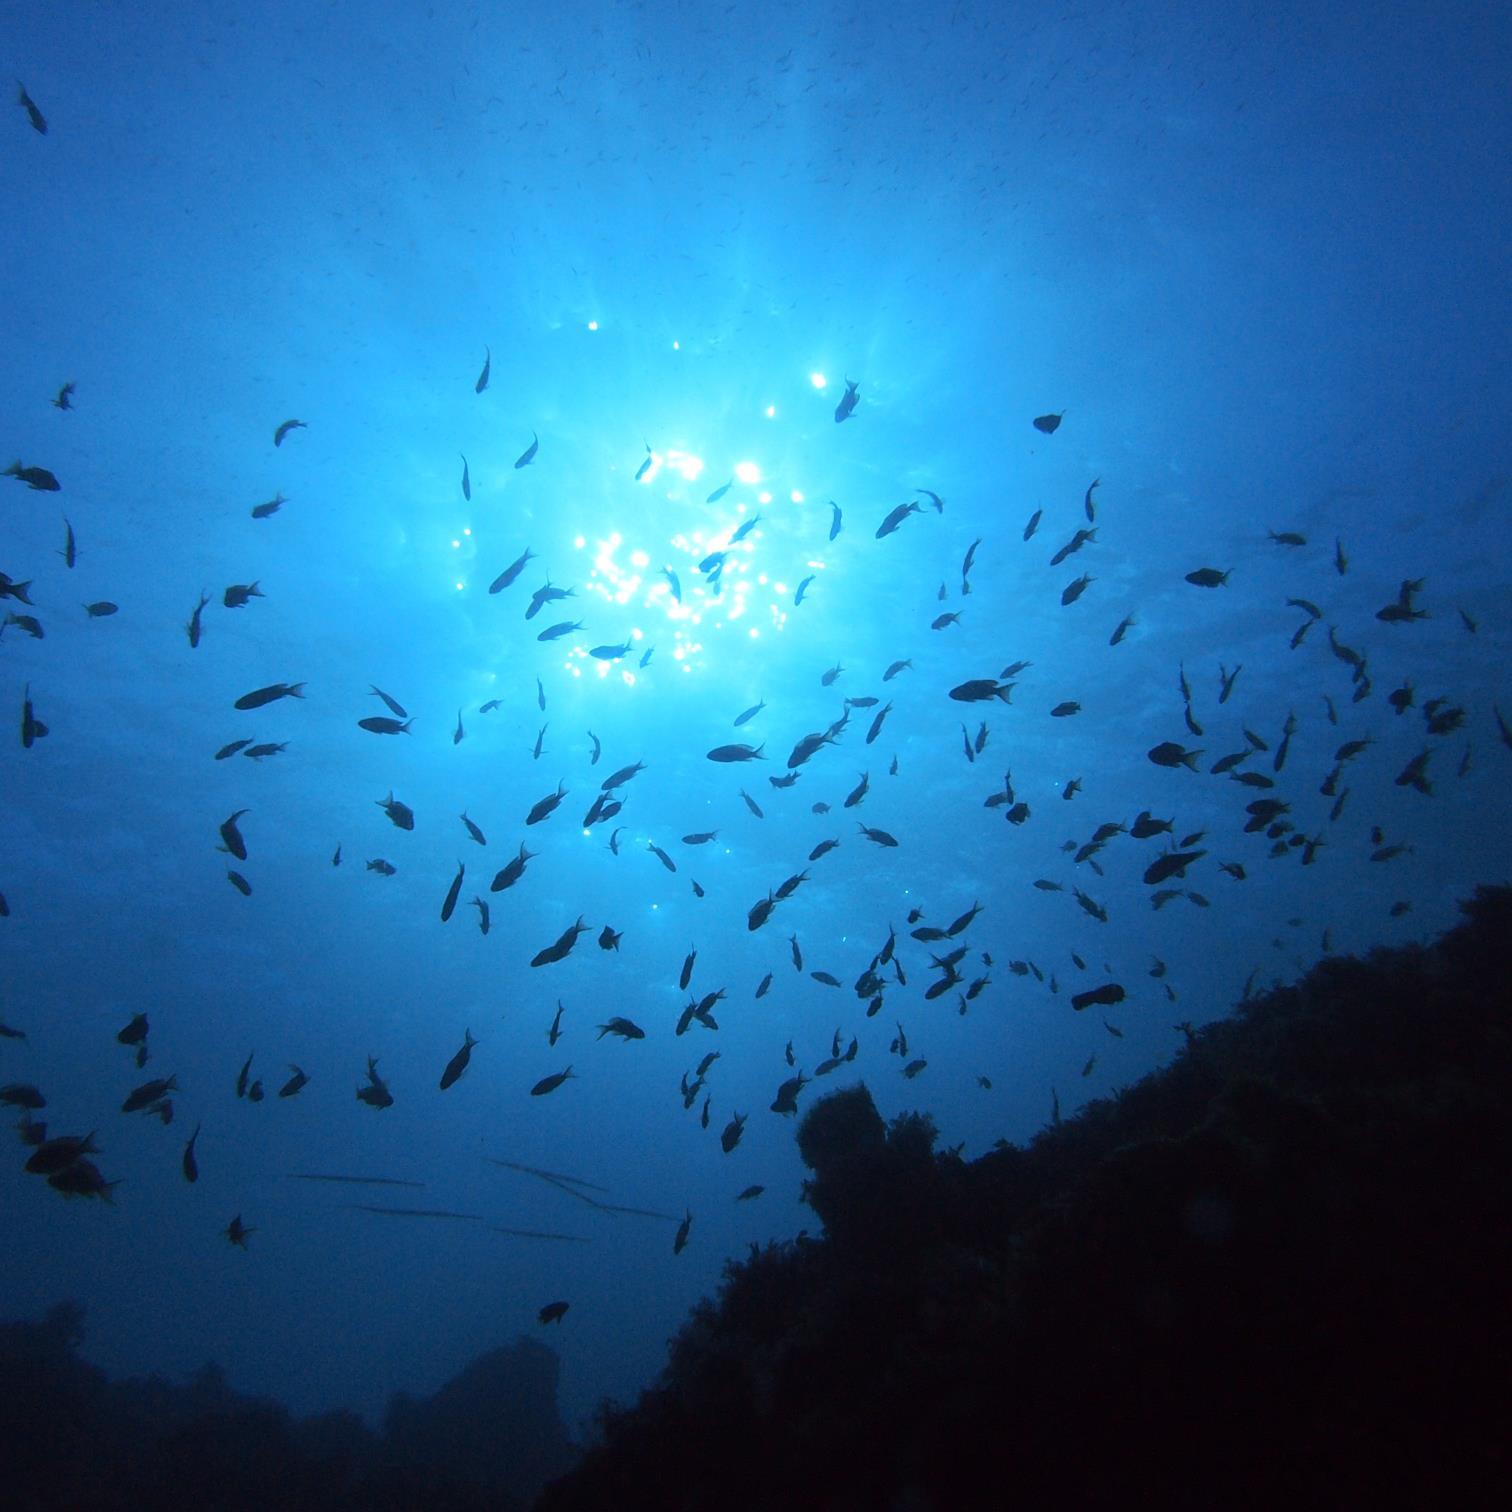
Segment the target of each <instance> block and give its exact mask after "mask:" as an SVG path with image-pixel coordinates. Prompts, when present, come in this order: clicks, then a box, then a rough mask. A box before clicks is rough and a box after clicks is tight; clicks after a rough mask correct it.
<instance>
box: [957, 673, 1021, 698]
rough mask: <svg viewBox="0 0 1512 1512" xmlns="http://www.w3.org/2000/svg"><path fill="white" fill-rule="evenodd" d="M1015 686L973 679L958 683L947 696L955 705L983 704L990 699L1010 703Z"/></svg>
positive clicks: (991, 680)
mask: <svg viewBox="0 0 1512 1512" xmlns="http://www.w3.org/2000/svg"><path fill="white" fill-rule="evenodd" d="M1015 686H1016V685H1015V684H1014V683H1011V682H999V681H997V680H996V679H994V678H991V677H974V678H972V679H970V680H969V681H967V682H963V683H958V684H957V685H956V686H955V687H953V688H952V689H951V690H950V694H949V696H950V697H951V698H953V699H955V701H956V702H957V703H985V702H986V701H987V700H988V699H990V698H996V699H997V700H999V702H1001V703H1010V702H1012V697H1013V689H1014V687H1015Z"/></svg>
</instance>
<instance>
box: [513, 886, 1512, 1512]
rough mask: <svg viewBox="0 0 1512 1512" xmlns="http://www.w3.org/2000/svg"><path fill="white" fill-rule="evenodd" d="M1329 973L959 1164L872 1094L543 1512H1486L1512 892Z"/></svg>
mask: <svg viewBox="0 0 1512 1512" xmlns="http://www.w3.org/2000/svg"><path fill="white" fill-rule="evenodd" d="M1464 911H1465V913H1466V914H1467V916H1468V919H1467V922H1466V923H1464V924H1462V925H1461V926H1460V927H1459V928H1457V929H1455V930H1454V931H1452V932H1451V933H1449V934H1448V935H1446V936H1445V937H1444V938H1443V939H1442V940H1441V941H1439V942H1438V943H1437V944H1436V945H1434V946H1433V947H1431V948H1426V949H1420V948H1411V949H1406V950H1395V951H1378V952H1375V953H1373V954H1372V955H1371V956H1370V957H1369V958H1367V959H1366V960H1363V961H1362V960H1329V961H1325V962H1323V963H1322V964H1321V965H1319V966H1318V967H1317V968H1315V969H1314V970H1313V971H1312V972H1311V973H1310V974H1309V975H1308V976H1307V978H1306V979H1305V980H1304V981H1302V982H1301V983H1299V984H1298V985H1297V986H1295V987H1291V988H1286V989H1282V990H1278V991H1276V992H1273V993H1270V994H1268V995H1266V996H1263V997H1259V998H1256V999H1253V1000H1251V1001H1248V1002H1246V1003H1244V1004H1242V1005H1241V1006H1240V1007H1239V1008H1238V1009H1237V1010H1236V1012H1235V1013H1234V1015H1233V1016H1232V1017H1231V1018H1229V1019H1227V1020H1225V1021H1222V1022H1219V1023H1215V1024H1212V1025H1209V1026H1207V1027H1206V1028H1204V1029H1201V1030H1197V1031H1193V1032H1191V1034H1190V1036H1189V1043H1188V1045H1187V1047H1186V1048H1185V1049H1184V1050H1183V1051H1182V1052H1181V1054H1180V1055H1179V1056H1178V1057H1177V1058H1176V1060H1175V1062H1174V1063H1173V1064H1172V1065H1171V1066H1170V1067H1168V1068H1166V1069H1164V1070H1162V1071H1160V1072H1158V1073H1156V1074H1154V1075H1152V1076H1149V1077H1146V1078H1145V1079H1144V1080H1143V1081H1141V1082H1140V1083H1138V1084H1137V1085H1136V1086H1134V1087H1131V1088H1129V1089H1127V1090H1126V1091H1124V1092H1122V1093H1120V1094H1118V1095H1116V1096H1114V1097H1112V1098H1109V1099H1105V1100H1102V1101H1099V1102H1096V1103H1093V1104H1092V1105H1091V1106H1090V1107H1088V1108H1087V1109H1085V1110H1084V1111H1083V1112H1082V1113H1081V1114H1080V1115H1079V1116H1077V1117H1075V1118H1072V1119H1068V1120H1066V1121H1065V1122H1064V1123H1062V1124H1060V1125H1059V1126H1057V1127H1054V1128H1050V1129H1047V1130H1045V1131H1043V1132H1042V1133H1041V1134H1040V1135H1039V1136H1038V1137H1037V1138H1036V1139H1035V1140H1034V1141H1033V1142H1032V1144H1031V1145H1030V1146H1029V1147H1028V1148H1027V1149H1019V1148H1016V1147H1013V1146H1010V1145H1006V1144H1003V1145H1000V1146H999V1147H998V1148H997V1149H995V1150H993V1151H991V1152H989V1153H988V1154H987V1155H985V1156H983V1157H982V1158H981V1159H979V1160H976V1161H973V1162H970V1163H965V1162H962V1161H961V1160H959V1159H957V1158H955V1157H954V1156H951V1155H937V1154H934V1153H933V1143H934V1128H933V1126H932V1124H931V1123H930V1122H929V1120H928V1119H924V1118H918V1117H905V1118H900V1119H897V1120H895V1121H894V1123H893V1124H892V1126H891V1128H885V1127H884V1126H883V1123H882V1120H881V1118H880V1117H879V1116H878V1114H877V1111H876V1109H875V1107H874V1106H873V1104H872V1101H871V1097H870V1095H869V1094H868V1093H867V1092H866V1090H865V1089H864V1088H854V1089H851V1090H848V1091H845V1092H841V1093H838V1094H835V1095H834V1096H832V1097H829V1098H825V1099H823V1100H822V1101H820V1102H818V1103H817V1104H815V1105H814V1107H813V1108H812V1109H811V1110H810V1112H809V1113H808V1115H807V1117H806V1118H805V1119H804V1121H803V1124H802V1125H801V1126H800V1130H799V1135H798V1138H799V1147H800V1150H801V1151H802V1153H803V1156H804V1159H805V1161H806V1162H807V1163H808V1165H809V1166H810V1168H811V1169H812V1170H813V1172H814V1175H813V1177H812V1179H811V1180H809V1181H808V1182H806V1184H805V1188H804V1192H805V1196H806V1199H807V1200H808V1201H809V1203H810V1204H811V1205H812V1206H813V1208H814V1210H815V1212H816V1213H817V1214H818V1215H819V1216H820V1217H821V1218H822V1219H823V1221H824V1225H825V1230H826V1235H827V1237H826V1238H825V1239H824V1240H823V1241H815V1240H807V1239H801V1240H799V1241H797V1242H796V1243H790V1244H774V1245H768V1246H767V1247H766V1248H765V1249H761V1250H757V1249H755V1248H754V1247H753V1251H752V1254H751V1256H750V1258H749V1259H747V1260H745V1261H742V1262H732V1263H731V1264H730V1265H728V1266H727V1268H726V1273H725V1281H724V1284H723V1287H722V1289H721V1292H720V1295H719V1298H718V1300H717V1302H705V1303H703V1304H700V1306H699V1307H697V1308H696V1309H695V1310H694V1312H693V1314H692V1316H691V1318H690V1320H689V1321H688V1323H687V1325H686V1326H685V1327H684V1328H683V1330H682V1331H681V1333H680V1334H679V1335H678V1337H677V1338H676V1339H675V1340H674V1341H673V1344H672V1348H671V1352H670V1358H669V1363H668V1365H667V1368H666V1370H665V1371H664V1373H663V1375H662V1377H661V1379H660V1380H659V1381H658V1383H657V1384H656V1386H655V1387H654V1388H653V1389H651V1390H650V1391H648V1392H646V1393H645V1394H644V1395H643V1397H642V1398H641V1400H640V1402H639V1403H638V1404H637V1405H636V1406H634V1407H632V1408H628V1409H623V1410H622V1409H618V1408H613V1407H607V1406H606V1407H605V1408H604V1409H603V1411H602V1413H601V1426H602V1431H603V1442H602V1443H601V1444H600V1445H599V1446H598V1447H596V1448H594V1449H593V1450H591V1451H590V1452H589V1454H588V1456H587V1458H586V1459H585V1461H584V1463H583V1464H582V1465H581V1466H580V1467H579V1468H578V1469H577V1470H576V1471H575V1472H574V1473H573V1474H571V1475H570V1476H568V1477H567V1478H566V1479H564V1480H563V1481H560V1482H558V1483H557V1484H556V1485H554V1486H552V1487H551V1488H549V1489H548V1490H547V1492H546V1493H545V1495H544V1496H543V1497H542V1499H541V1502H540V1504H539V1505H540V1508H541V1509H542V1512H570V1509H577V1508H593V1509H599V1508H604V1507H646V1506H656V1507H658V1508H660V1509H665V1512H674V1509H678V1508H718V1509H720V1512H738V1509H741V1508H763V1509H764V1508H773V1509H778V1508H782V1509H789V1508H793V1507H798V1506H802V1507H805V1508H837V1509H838V1508H846V1509H848V1508H907V1509H940V1512H954V1509H958V1508H975V1507H984V1506H1000V1505H1022V1506H1028V1507H1035V1506H1042V1505H1051V1504H1054V1505H1062V1506H1075V1507H1094V1506H1105V1505H1110V1504H1113V1503H1115V1502H1116V1503H1117V1504H1119V1505H1120V1506H1122V1505H1127V1504H1128V1503H1130V1502H1137V1503H1139V1504H1141V1505H1147V1506H1157V1507H1161V1508H1163V1509H1168V1508H1184V1507H1194V1508H1195V1507H1202V1508H1211V1507H1213V1506H1224V1507H1229V1508H1233V1507H1261V1506H1263V1507H1267V1508H1269V1507H1274V1506H1276V1505H1285V1504H1287V1503H1288V1502H1294V1503H1297V1504H1299V1505H1306V1506H1329V1507H1336V1508H1337V1507H1377V1506H1381V1505H1387V1504H1395V1505H1423V1506H1449V1505H1454V1506H1468V1505H1481V1504H1496V1503H1497V1500H1498V1497H1497V1493H1496V1492H1495V1487H1496V1486H1497V1485H1501V1486H1502V1488H1503V1491H1505V1490H1506V1487H1507V1485H1508V1484H1509V1483H1512V1455H1509V1450H1508V1447H1507V1445H1508V1438H1507V1432H1506V1425H1507V1423H1508V1422H1509V1421H1512V1285H1509V1282H1508V1278H1509V1276H1512V1103H1509V1092H1512V1022H1509V1017H1512V1016H1509V1012H1508V1005H1509V1003H1512V995H1509V990H1508V985H1507V984H1508V982H1509V981H1512V892H1509V891H1508V890H1507V889H1505V888H1500V889H1482V890H1481V891H1480V892H1479V893H1478V894H1477V896H1476V898H1475V899H1474V901H1473V902H1471V903H1468V904H1466V905H1464Z"/></svg>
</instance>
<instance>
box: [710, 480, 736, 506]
mask: <svg viewBox="0 0 1512 1512" xmlns="http://www.w3.org/2000/svg"><path fill="white" fill-rule="evenodd" d="M734 483H735V480H734V478H731V479H730V480H729V481H728V482H725V483H721V484H720V485H719V487H718V488H716V489H715V490H714V492H713V493H711V494H710V495H709V496H708V498H706V499H705V500H704V503H705V504H717V503H719V501H720V500H721V499H722V498H724V496H725V495H726V494H727V493H729V491H730V489H731V488H732V487H733V486H734Z"/></svg>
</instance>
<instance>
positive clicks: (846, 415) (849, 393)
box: [835, 378, 861, 425]
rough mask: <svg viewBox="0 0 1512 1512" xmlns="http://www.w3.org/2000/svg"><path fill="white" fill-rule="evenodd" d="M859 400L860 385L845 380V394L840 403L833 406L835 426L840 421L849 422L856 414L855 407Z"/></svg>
mask: <svg viewBox="0 0 1512 1512" xmlns="http://www.w3.org/2000/svg"><path fill="white" fill-rule="evenodd" d="M860 400H861V385H860V384H858V383H852V382H851V381H850V379H849V378H847V379H846V380H845V393H844V394H842V395H841V397H840V402H839V403H838V404H837V405H836V406H835V424H836V425H839V424H840V422H841V421H842V420H849V419H850V417H851V416H852V415H853V414H855V412H856V405H857V404H858V403H859V402H860Z"/></svg>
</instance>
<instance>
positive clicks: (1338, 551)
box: [1334, 536, 1349, 577]
mask: <svg viewBox="0 0 1512 1512" xmlns="http://www.w3.org/2000/svg"><path fill="white" fill-rule="evenodd" d="M1334 571H1335V572H1337V573H1338V574H1339V576H1340V577H1343V576H1344V574H1345V573H1346V572H1348V571H1349V558H1348V557H1347V556H1345V555H1344V542H1343V541H1341V540H1340V539H1339V537H1338V536H1335V537H1334Z"/></svg>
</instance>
